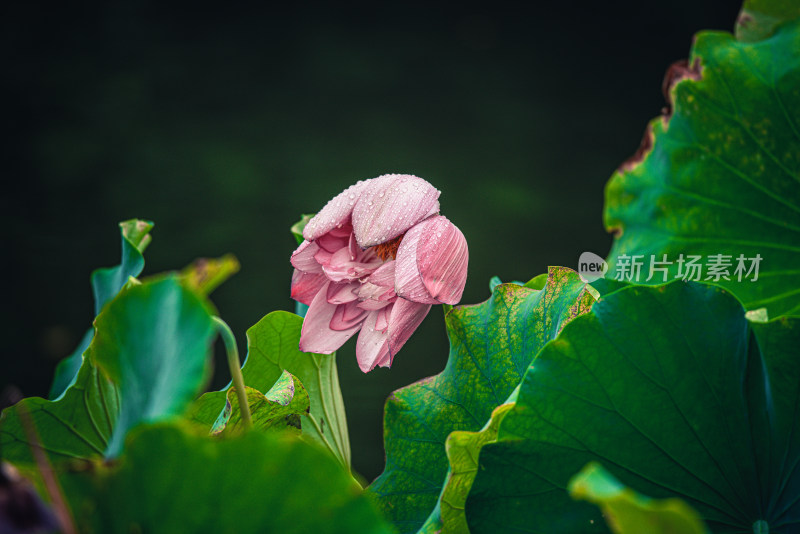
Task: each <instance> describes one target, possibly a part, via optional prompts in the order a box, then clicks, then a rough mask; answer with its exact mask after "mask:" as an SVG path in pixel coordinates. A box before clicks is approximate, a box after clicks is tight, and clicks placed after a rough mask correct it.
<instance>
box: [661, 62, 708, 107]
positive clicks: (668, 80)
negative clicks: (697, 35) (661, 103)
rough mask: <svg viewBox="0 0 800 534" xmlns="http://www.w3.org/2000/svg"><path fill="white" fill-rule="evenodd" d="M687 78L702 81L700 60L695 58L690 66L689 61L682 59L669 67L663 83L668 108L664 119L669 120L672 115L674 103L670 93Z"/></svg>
mask: <svg viewBox="0 0 800 534" xmlns="http://www.w3.org/2000/svg"><path fill="white" fill-rule="evenodd" d="M686 78H689V79H692V80H699V79H700V60H699V59H697V58H695V59H694V61H693V62H692V65H691V66H689V60H688V59H681V60H680V61H676V62H675V63H673V64H672V65H670V66H669V68H668V69H667V72H666V73H665V74H664V81H663V82H662V83H661V92H662V93H663V94H664V100H666V101H667V107H666V108H665V109H664V117H666V118H667V119H669V117H670V115H672V109H673V107H674V103H673V102H672V95H671V94H670V92H671V91H672V88H673V87H675V84H677V83H678V82H679V81H681V80H684V79H686Z"/></svg>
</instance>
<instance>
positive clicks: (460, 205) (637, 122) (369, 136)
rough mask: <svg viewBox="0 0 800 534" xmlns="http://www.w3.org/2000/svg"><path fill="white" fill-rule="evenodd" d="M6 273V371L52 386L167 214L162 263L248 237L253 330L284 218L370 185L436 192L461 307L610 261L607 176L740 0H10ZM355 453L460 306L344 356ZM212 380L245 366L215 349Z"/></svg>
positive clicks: (275, 273)
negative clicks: (366, 353)
mask: <svg viewBox="0 0 800 534" xmlns="http://www.w3.org/2000/svg"><path fill="white" fill-rule="evenodd" d="M2 9H3V10H4V13H3V16H2V17H1V18H0V20H1V21H2V22H0V25H1V27H2V39H3V40H4V43H3V46H2V52H1V53H2V59H3V66H4V69H3V78H4V80H3V83H2V92H3V96H4V98H3V102H4V103H5V109H4V121H3V122H4V124H5V133H6V136H5V143H4V152H5V157H4V163H5V166H4V172H3V174H4V178H5V180H4V193H3V195H2V204H1V205H0V207H2V210H3V214H4V216H5V220H6V223H5V225H4V227H5V229H6V232H5V236H4V238H5V239H4V247H3V248H4V251H5V253H4V260H3V262H2V264H3V269H4V270H5V271H6V273H5V276H4V278H3V279H4V280H5V291H4V293H5V294H6V295H7V296H8V297H9V298H8V299H7V300H6V302H5V303H4V304H5V305H4V309H5V311H6V315H7V317H6V320H5V321H4V322H3V340H4V352H5V354H4V355H3V359H2V374H0V377H2V379H0V386H3V385H6V384H14V385H16V386H18V387H19V388H20V389H21V390H22V392H23V393H24V394H25V395H44V394H46V392H47V389H48V386H49V383H50V380H51V377H52V369H53V367H54V366H55V364H56V362H57V361H58V359H59V358H61V357H63V356H65V355H66V354H68V353H69V352H70V351H71V350H72V348H73V347H74V346H75V344H77V342H78V341H79V338H80V336H81V335H82V334H83V332H84V331H85V329H86V328H87V327H88V326H89V324H90V321H91V314H92V301H91V292H90V287H89V274H90V272H91V270H92V269H94V268H95V267H98V266H108V265H112V264H114V263H115V262H117V261H118V258H119V237H118V230H117V227H116V223H117V222H118V221H120V220H123V219H127V218H131V217H142V218H148V219H151V220H153V221H155V222H156V228H155V230H154V232H153V243H152V245H151V246H150V248H149V249H148V250H147V252H146V254H145V257H146V261H147V267H146V269H145V274H152V273H156V272H159V271H163V270H166V269H173V268H179V267H182V266H183V265H185V264H187V263H189V262H190V261H191V260H193V259H194V258H196V257H199V256H218V255H222V254H224V253H226V252H232V253H234V254H235V255H236V256H237V257H238V258H239V260H240V261H241V263H242V270H241V272H240V273H239V274H238V275H236V276H235V277H234V278H233V279H231V280H230V281H229V282H227V283H226V284H225V285H223V286H222V287H221V288H220V289H218V290H217V291H216V292H215V293H214V295H213V300H214V302H215V304H216V305H217V306H218V308H219V310H220V313H221V315H222V316H223V318H225V319H226V320H227V321H228V322H229V323H230V325H231V326H232V328H233V329H234V331H235V332H236V333H237V335H238V336H239V339H240V344H241V345H242V346H243V345H244V332H245V330H246V328H247V327H249V326H251V325H252V324H254V323H255V322H256V321H258V319H260V318H261V317H262V316H263V315H265V314H266V313H268V312H269V311H271V310H275V309H293V305H292V302H291V301H290V300H289V298H288V294H289V280H290V276H291V268H290V265H289V262H288V259H289V255H290V254H291V252H292V250H293V248H294V240H293V238H292V236H291V235H290V234H289V231H288V228H289V226H290V225H291V224H292V223H293V222H295V220H296V219H297V218H298V215H299V214H300V213H301V212H313V211H317V210H319V209H320V208H321V207H322V206H323V205H324V203H325V202H326V201H327V200H328V199H329V198H330V197H332V196H333V195H335V194H336V193H338V192H339V191H341V190H342V189H343V188H345V187H346V186H348V185H349V184H351V183H353V182H355V181H356V180H358V179H362V178H370V177H374V176H377V175H380V174H383V173H387V172H402V173H412V174H416V175H418V176H421V177H423V178H426V179H427V180H429V181H430V182H432V183H433V184H434V185H435V186H436V187H438V188H439V189H441V191H442V196H441V198H440V201H441V207H442V213H443V214H445V215H446V216H447V217H448V218H450V219H451V220H452V221H453V222H454V223H455V224H456V225H458V226H459V228H461V230H462V231H463V232H464V235H465V236H466V237H467V240H468V242H469V247H470V252H471V254H470V271H469V279H468V280H467V287H466V291H465V293H464V298H463V302H466V303H475V302H479V301H482V300H485V299H486V298H487V297H488V280H489V278H490V277H491V276H492V275H499V276H500V277H501V278H502V279H504V280H512V279H518V280H527V279H528V278H530V277H532V276H533V275H535V274H538V273H541V272H544V271H545V269H546V267H547V266H548V265H566V266H570V267H574V266H575V265H576V263H577V258H578V255H579V254H580V253H581V252H583V251H585V250H591V251H594V252H596V253H598V254H600V255H605V254H606V253H607V252H608V250H609V247H610V242H611V240H610V237H609V236H608V235H606V233H605V231H604V229H603V225H602V207H603V187H604V184H605V182H606V180H607V179H608V177H609V176H610V175H611V173H612V172H613V170H614V169H615V168H616V167H617V165H619V164H620V163H621V162H622V161H623V160H624V159H625V158H627V157H628V156H630V155H631V154H632V153H633V152H634V151H635V150H636V147H637V146H638V144H639V141H640V139H641V135H642V132H643V130H644V127H645V125H646V122H647V121H648V120H649V119H650V118H652V117H653V116H655V115H657V114H658V113H659V112H660V109H661V107H662V106H663V103H664V100H663V96H662V95H661V91H660V87H661V81H662V77H663V74H664V71H665V70H666V68H667V66H668V65H669V64H670V63H671V62H672V61H674V60H677V59H681V58H683V57H686V55H687V54H688V51H689V46H690V43H691V37H692V35H693V34H694V33H695V32H696V31H698V30H701V29H704V28H711V29H724V30H729V29H731V28H732V27H733V24H734V20H735V17H736V12H737V10H738V6H737V5H736V4H735V2H719V1H716V2H714V1H711V0H706V1H703V2H699V1H680V2H672V3H667V2H663V3H658V4H654V3H641V4H640V3H633V2H631V3H605V2H591V3H583V4H581V3H574V2H564V3H563V5H560V6H557V7H554V6H552V5H537V6H536V7H535V8H530V7H529V8H525V9H524V10H522V9H521V8H519V7H517V6H515V5H501V4H494V3H488V4H486V5H485V6H484V8H482V9H477V10H475V9H471V8H468V7H465V6H463V5H455V4H453V5H451V6H447V7H445V6H442V7H431V6H425V7H422V6H417V7H414V6H409V5H407V4H402V3H392V4H388V5H385V6H382V7H378V6H372V7H362V8H348V7H341V6H337V7H335V8H334V7H330V6H326V5H321V4H311V3H303V4H302V7H297V8H291V7H287V6H283V7H281V8H280V9H279V10H277V9H276V8H269V7H265V6H262V7H260V8H252V7H250V8H244V7H241V6H239V7H234V6H227V5H225V6H224V7H223V4H219V3H217V4H215V5H214V6H213V7H212V6H208V7H202V6H201V5H200V4H197V3H191V4H190V3H185V4H172V5H170V6H168V7H167V6H164V5H162V4H161V3H157V2H149V3H148V2H126V3H116V4H114V5H107V4H106V3H96V4H95V5H91V4H84V5H83V7H75V6H68V5H60V6H57V7H55V6H49V5H44V4H37V3H26V4H24V5H22V4H18V5H12V6H6V7H4V8H2ZM339 355H340V356H339V359H340V360H339V361H340V373H341V381H342V389H343V393H344V397H345V402H346V405H347V409H348V414H349V418H350V431H351V436H352V442H353V457H354V464H355V467H356V469H357V470H359V471H360V472H361V473H363V474H364V475H365V476H366V477H367V478H370V479H371V478H372V477H374V476H376V475H377V474H378V473H379V472H380V470H381V469H382V462H383V449H382V442H381V420H382V411H383V402H384V400H385V398H386V397H387V395H388V394H389V393H390V392H391V391H392V390H394V389H396V388H398V387H401V386H403V385H405V384H408V383H410V382H412V381H414V380H417V379H419V378H422V377H424V376H427V375H430V374H433V373H436V372H438V371H439V370H441V369H442V368H443V366H444V363H445V359H446V355H447V339H446V336H445V331H444V325H443V321H442V319H441V310H440V309H436V308H435V309H433V311H432V312H431V314H430V315H429V318H428V319H427V320H426V321H425V322H424V323H423V325H422V326H421V327H420V328H419V330H418V331H417V333H416V334H415V335H414V336H413V337H412V338H411V340H410V341H409V342H408V343H407V344H406V346H405V347H404V349H403V350H402V352H401V353H400V355H399V356H398V357H397V359H396V360H395V364H394V367H393V368H392V369H391V370H387V369H378V370H376V371H374V372H372V373H370V374H368V375H363V374H361V372H360V371H359V370H358V367H357V365H356V362H355V356H354V343H353V342H350V343H348V344H347V345H346V346H345V347H344V348H343V349H342V350H341V351H340V352H339ZM218 371H219V372H218V374H217V376H216V377H215V379H214V385H215V386H220V385H222V384H224V383H226V382H227V381H228V376H227V372H226V371H225V370H224V367H223V366H220V365H218Z"/></svg>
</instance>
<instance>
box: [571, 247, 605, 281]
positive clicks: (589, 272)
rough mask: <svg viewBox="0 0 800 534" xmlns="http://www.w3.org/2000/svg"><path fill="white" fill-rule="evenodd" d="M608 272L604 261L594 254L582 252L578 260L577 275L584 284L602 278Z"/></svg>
mask: <svg viewBox="0 0 800 534" xmlns="http://www.w3.org/2000/svg"><path fill="white" fill-rule="evenodd" d="M607 272H608V264H607V263H606V260H604V259H603V258H601V257H600V256H598V255H597V254H595V253H594V252H584V253H583V254H581V257H580V258H578V274H579V275H580V277H581V280H583V281H584V282H586V283H589V282H594V281H595V280H599V279H600V278H603V277H604V276H605V274H606V273H607Z"/></svg>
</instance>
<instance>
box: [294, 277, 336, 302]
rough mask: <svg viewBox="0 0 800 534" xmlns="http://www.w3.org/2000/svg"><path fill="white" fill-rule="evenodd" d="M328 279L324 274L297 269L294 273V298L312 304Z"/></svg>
mask: <svg viewBox="0 0 800 534" xmlns="http://www.w3.org/2000/svg"><path fill="white" fill-rule="evenodd" d="M327 281H328V279H327V278H325V275H324V274H311V273H304V272H303V271H299V270H297V269H295V270H294V274H292V298H293V299H294V300H296V301H298V302H302V303H303V304H311V301H312V300H314V297H316V296H317V293H319V290H320V289H322V287H323V286H324V285H325V283H326V282H327Z"/></svg>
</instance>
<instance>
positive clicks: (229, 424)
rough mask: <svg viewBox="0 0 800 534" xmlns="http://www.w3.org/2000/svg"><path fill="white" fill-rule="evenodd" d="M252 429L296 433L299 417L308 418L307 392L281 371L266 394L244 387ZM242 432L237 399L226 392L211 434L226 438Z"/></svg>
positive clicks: (240, 413) (234, 395) (301, 385)
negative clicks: (304, 416)
mask: <svg viewBox="0 0 800 534" xmlns="http://www.w3.org/2000/svg"><path fill="white" fill-rule="evenodd" d="M245 391H246V394H247V404H248V407H249V408H250V416H251V419H252V425H253V428H254V429H256V430H262V431H263V430H293V431H295V432H298V433H299V431H300V428H301V422H300V417H301V416H303V415H308V408H309V399H308V392H306V389H305V388H304V387H303V384H301V383H300V381H299V380H297V378H295V377H293V376H292V375H291V373H289V372H288V371H284V372H283V374H282V375H281V377H280V378H279V379H278V381H277V382H275V385H273V386H272V387H271V388H270V390H269V391H267V392H266V393H261V392H260V391H258V390H256V389H253V388H251V387H247V386H245ZM242 431H244V423H243V422H242V411H241V409H240V408H239V397H238V395H237V394H236V390H235V389H234V388H230V389H229V390H228V394H227V399H226V403H225V408H224V409H223V410H222V413H221V414H220V415H219V417H217V420H216V421H214V424H213V425H212V426H211V433H212V434H215V435H222V436H226V437H227V436H230V435H232V434H237V433H240V432H242Z"/></svg>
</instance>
